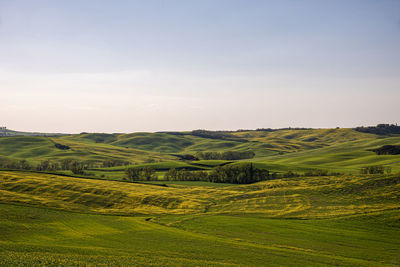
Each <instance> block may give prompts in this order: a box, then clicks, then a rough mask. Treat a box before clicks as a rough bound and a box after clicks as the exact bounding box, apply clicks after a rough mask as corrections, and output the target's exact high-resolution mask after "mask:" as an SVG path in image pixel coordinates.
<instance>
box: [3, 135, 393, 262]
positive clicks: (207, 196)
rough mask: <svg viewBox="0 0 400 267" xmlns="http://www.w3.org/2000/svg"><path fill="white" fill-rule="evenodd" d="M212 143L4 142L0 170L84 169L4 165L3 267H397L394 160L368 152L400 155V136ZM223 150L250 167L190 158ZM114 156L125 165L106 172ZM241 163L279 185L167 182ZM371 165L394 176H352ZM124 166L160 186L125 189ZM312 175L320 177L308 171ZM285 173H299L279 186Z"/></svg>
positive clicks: (114, 139)
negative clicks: (73, 163) (173, 176)
mask: <svg viewBox="0 0 400 267" xmlns="http://www.w3.org/2000/svg"><path fill="white" fill-rule="evenodd" d="M218 138H220V139H218ZM218 138H215V137H214V136H211V137H209V136H207V135H205V136H200V135H195V134H193V133H192V132H181V133H133V134H98V133H82V134H78V135H58V136H27V135H18V136H6V137H1V138H0V163H4V162H12V161H21V160H26V161H27V162H28V163H29V164H31V166H35V164H39V163H40V162H42V161H45V160H50V161H52V162H58V163H61V162H62V161H63V160H66V159H68V160H78V161H82V162H85V163H91V165H90V166H91V167H89V168H88V169H86V170H85V173H83V174H74V173H73V172H72V170H69V169H58V170H47V171H46V170H45V171H43V170H38V169H35V168H31V169H25V170H17V169H15V168H9V167H8V168H7V167H5V168H3V169H0V265H1V266H3V265H4V266H132V265H139V266H141V265H142V266H143V265H144V266H274V265H275V266H280V265H283V266H338V265H339V266H399V265H400V256H399V255H400V241H399V240H400V174H399V173H400V155H398V154H397V155H377V154H376V153H375V152H374V151H373V150H374V149H377V148H380V147H382V146H384V145H400V137H399V136H398V135H385V136H380V135H375V134H369V133H361V132H357V131H355V130H353V129H310V130H293V129H287V130H279V131H238V132H232V133H226V134H225V135H221V136H218ZM56 144H58V146H56ZM60 145H61V146H60ZM60 147H61V148H60ZM229 151H234V152H243V151H252V152H254V157H252V158H245V159H236V160H233V159H221V158H218V159H215V158H214V159H209V158H208V159H198V160H196V159H193V158H191V157H192V156H196V155H198V154H197V153H198V152H210V153H212V152H213V153H215V152H218V153H220V154H218V153H217V154H215V155H222V153H223V152H229ZM188 155H189V157H187V158H185V156H188ZM110 160H111V161H112V160H114V161H120V162H123V164H122V165H121V166H108V165H107V166H106V164H107V162H111V161H110ZM243 162H251V163H253V166H254V167H255V168H260V169H266V170H269V171H270V172H271V173H278V174H282V175H281V176H276V177H275V178H274V179H272V178H271V179H270V180H267V181H262V182H258V183H253V184H246V185H237V184H229V183H211V182H207V181H167V180H164V179H163V177H164V175H165V173H166V172H167V171H168V170H170V169H176V170H185V171H188V172H192V171H193V172H196V171H203V172H206V173H209V172H212V169H213V168H215V167H217V166H225V165H236V164H241V163H243ZM372 165H380V166H383V167H385V168H386V167H391V168H390V170H391V173H384V174H370V175H364V174H363V175H361V174H360V170H361V169H362V168H365V167H367V166H372ZM126 168H139V169H143V168H151V169H153V170H154V172H155V176H156V177H157V178H155V179H153V180H152V181H136V182H128V180H127V179H126V177H125V176H126V174H125V170H126ZM316 170H325V171H327V175H325V176H313V175H306V173H307V172H310V171H316ZM288 171H292V172H296V173H299V174H301V176H294V177H290V178H283V177H288V176H283V174H285V173H286V172H288Z"/></svg>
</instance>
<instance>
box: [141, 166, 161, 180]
mask: <svg viewBox="0 0 400 267" xmlns="http://www.w3.org/2000/svg"><path fill="white" fill-rule="evenodd" d="M142 178H143V180H145V181H153V180H157V178H158V177H157V175H156V171H155V170H154V169H153V168H151V167H144V168H142Z"/></svg>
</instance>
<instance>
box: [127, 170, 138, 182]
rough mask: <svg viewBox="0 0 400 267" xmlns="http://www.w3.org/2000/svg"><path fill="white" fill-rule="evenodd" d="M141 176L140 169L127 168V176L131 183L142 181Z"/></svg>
mask: <svg viewBox="0 0 400 267" xmlns="http://www.w3.org/2000/svg"><path fill="white" fill-rule="evenodd" d="M140 175H141V170H140V168H126V169H125V176H126V177H127V178H128V180H129V181H131V182H134V181H138V180H139V179H140Z"/></svg>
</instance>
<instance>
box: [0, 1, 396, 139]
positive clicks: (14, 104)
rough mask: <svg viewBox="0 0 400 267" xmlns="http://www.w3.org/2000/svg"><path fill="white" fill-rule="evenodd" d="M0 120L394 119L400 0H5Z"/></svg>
mask: <svg viewBox="0 0 400 267" xmlns="http://www.w3.org/2000/svg"><path fill="white" fill-rule="evenodd" d="M0 97H1V99H0V100H1V101H2V104H1V105H0V114H1V116H0V124H4V125H6V126H8V127H9V128H13V129H18V130H30V131H51V132H80V131H92V132H133V131H158V130H191V129H198V128H205V129H239V128H261V127H272V128H276V127H287V126H292V127H336V126H340V127H353V126H358V125H374V124H376V123H400V116H399V115H400V105H399V100H400V1H397V0H396V1H385V0H382V1H368V0H360V1H349V0H348V1H333V0H332V1H282V0H280V1H267V0H265V1H251V0H250V1H249V0H241V1H237V0H226V1H223V0H210V1H205V0H198V1H194V0H181V1H147V0H146V1H99V0H96V1H88V0H85V1H71V0H69V1H61V0H60V1H50V0H49V1H40V0H36V1H17V0H0Z"/></svg>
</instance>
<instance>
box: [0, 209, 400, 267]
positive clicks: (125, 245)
mask: <svg viewBox="0 0 400 267" xmlns="http://www.w3.org/2000/svg"><path fill="white" fill-rule="evenodd" d="M0 211H1V212H0V240H1V241H0V261H1V262H2V263H3V264H5V265H7V264H9V265H23V264H27V265H59V264H61V265H96V266H110V265H114V266H115V265H153V266H206V265H207V266H209V265H215V266H217V265H224V266H225V265H227V266H234V265H246V266H263V265H292V266H296V265H297V266H299V265H303V266H304V265H308V266H309V265H342V266H354V265H357V266H377V265H396V264H400V258H399V252H400V249H399V247H400V241H399V239H398V237H400V231H399V225H398V222H396V219H397V220H398V214H397V215H395V214H393V213H390V212H386V213H385V212H383V213H379V214H378V215H370V216H355V217H348V218H341V219H326V220H287V219H286V220H285V219H267V218H262V217H257V216H222V215H213V216H208V215H201V216H194V217H193V216H186V217H185V216H178V217H176V216H168V215H167V216H162V217H157V218H155V217H150V218H151V219H150V220H148V219H149V217H121V216H105V215H90V214H81V213H70V212H65V211H55V210H49V209H43V208H28V207H22V206H14V205H4V204H3V205H0ZM396 216H397V217H396ZM382 220H384V221H385V220H387V221H385V222H386V225H382V224H379V222H381V221H382ZM157 222H158V223H157ZM388 222H393V223H394V224H392V225H390V224H389V223H388Z"/></svg>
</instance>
